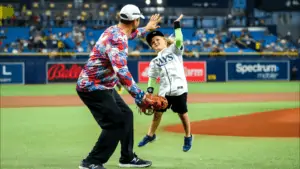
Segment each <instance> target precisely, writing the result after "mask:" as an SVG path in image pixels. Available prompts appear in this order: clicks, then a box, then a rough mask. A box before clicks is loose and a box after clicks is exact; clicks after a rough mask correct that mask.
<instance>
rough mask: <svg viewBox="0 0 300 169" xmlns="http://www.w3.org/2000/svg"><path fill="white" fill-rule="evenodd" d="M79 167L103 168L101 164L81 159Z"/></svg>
mask: <svg viewBox="0 0 300 169" xmlns="http://www.w3.org/2000/svg"><path fill="white" fill-rule="evenodd" d="M79 169H105V168H104V167H103V165H101V164H91V163H88V162H85V161H82V162H81V164H80V166H79Z"/></svg>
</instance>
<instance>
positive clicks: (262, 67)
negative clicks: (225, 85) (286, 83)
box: [235, 63, 279, 74]
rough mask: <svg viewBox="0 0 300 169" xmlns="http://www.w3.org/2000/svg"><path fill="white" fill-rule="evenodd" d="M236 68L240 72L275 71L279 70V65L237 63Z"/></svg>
mask: <svg viewBox="0 0 300 169" xmlns="http://www.w3.org/2000/svg"><path fill="white" fill-rule="evenodd" d="M235 68H236V69H235V70H236V72H238V73H241V74H245V73H275V72H278V71H279V67H278V66H277V65H275V64H261V63H256V64H242V63H237V64H236V65H235Z"/></svg>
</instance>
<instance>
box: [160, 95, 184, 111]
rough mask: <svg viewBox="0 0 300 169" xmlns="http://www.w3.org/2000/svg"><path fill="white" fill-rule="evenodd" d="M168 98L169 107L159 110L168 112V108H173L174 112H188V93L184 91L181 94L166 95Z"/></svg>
mask: <svg viewBox="0 0 300 169" xmlns="http://www.w3.org/2000/svg"><path fill="white" fill-rule="evenodd" d="M165 97H166V99H167V100H168V107H167V108H166V109H163V110H161V111H159V112H166V111H167V109H169V108H171V110H172V111H173V112H174V113H178V114H184V113H186V112H188V109H187V93H183V94H182V95H179V96H165Z"/></svg>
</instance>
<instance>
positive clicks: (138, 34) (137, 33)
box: [128, 27, 146, 39]
mask: <svg viewBox="0 0 300 169" xmlns="http://www.w3.org/2000/svg"><path fill="white" fill-rule="evenodd" d="M145 35H146V29H145V27H141V28H137V29H136V30H135V31H134V32H132V33H131V35H130V36H129V37H128V39H134V38H136V37H137V38H143V37H144V36H145Z"/></svg>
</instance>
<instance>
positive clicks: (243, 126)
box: [0, 93, 300, 137]
mask: <svg viewBox="0 0 300 169" xmlns="http://www.w3.org/2000/svg"><path fill="white" fill-rule="evenodd" d="M299 96H300V93H268V94H189V96H188V102H189V103H213V102H220V103H222V102H270V101H297V100H298V101H299V100H300V99H299ZM122 97H123V98H124V100H125V101H126V102H127V103H128V104H133V103H134V100H133V99H132V98H131V96H129V95H122ZM0 105H1V108H15V107H45V106H47V107H51V106H82V105H83V103H82V102H81V100H80V99H79V98H78V96H17V97H16V96H3V97H0ZM299 119H300V108H298V109H287V110H277V111H272V112H263V113H253V114H250V115H242V116H234V117H226V118H220V119H212V120H204V121H200V122H193V123H192V131H193V133H194V134H207V135H230V136H236V135H237V136H254V137H261V136H267V137H300V131H299V126H300V120H299ZM165 129H166V130H167V131H172V132H183V130H182V126H181V125H174V126H167V127H166V128H165Z"/></svg>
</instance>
